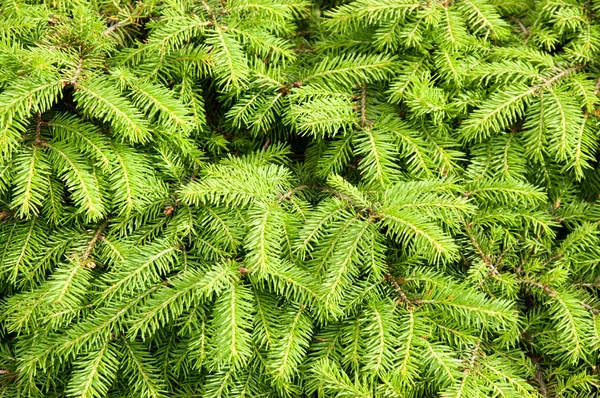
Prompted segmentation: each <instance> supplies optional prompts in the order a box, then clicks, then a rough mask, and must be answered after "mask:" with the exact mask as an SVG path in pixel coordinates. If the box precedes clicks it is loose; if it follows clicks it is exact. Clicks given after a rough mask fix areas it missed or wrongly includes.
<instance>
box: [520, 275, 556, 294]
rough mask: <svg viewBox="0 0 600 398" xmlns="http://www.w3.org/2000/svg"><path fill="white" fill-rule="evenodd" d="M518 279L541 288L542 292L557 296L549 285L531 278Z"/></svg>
mask: <svg viewBox="0 0 600 398" xmlns="http://www.w3.org/2000/svg"><path fill="white" fill-rule="evenodd" d="M519 281H520V282H523V283H525V284H527V285H531V286H535V287H537V288H538V289H541V290H543V291H544V292H546V293H548V295H550V296H551V297H556V296H557V294H556V292H555V291H554V290H552V289H551V288H550V286H548V285H544V284H543V283H539V282H536V281H532V280H531V279H525V278H522V279H519Z"/></svg>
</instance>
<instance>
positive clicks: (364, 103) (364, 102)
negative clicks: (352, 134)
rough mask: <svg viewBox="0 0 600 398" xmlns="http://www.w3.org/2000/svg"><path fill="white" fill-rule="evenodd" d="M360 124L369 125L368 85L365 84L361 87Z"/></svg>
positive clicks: (362, 125)
mask: <svg viewBox="0 0 600 398" xmlns="http://www.w3.org/2000/svg"><path fill="white" fill-rule="evenodd" d="M360 126H361V127H366V126H367V85H366V84H363V85H362V87H361V89H360Z"/></svg>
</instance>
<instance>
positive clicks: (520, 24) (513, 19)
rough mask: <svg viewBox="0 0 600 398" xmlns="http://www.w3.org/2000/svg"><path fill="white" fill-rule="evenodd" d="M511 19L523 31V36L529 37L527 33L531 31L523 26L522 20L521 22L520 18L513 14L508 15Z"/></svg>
mask: <svg viewBox="0 0 600 398" xmlns="http://www.w3.org/2000/svg"><path fill="white" fill-rule="evenodd" d="M510 19H511V21H513V22H514V23H516V24H517V25H519V28H520V29H521V31H522V32H523V33H525V37H526V38H529V35H530V34H531V32H530V31H529V29H527V28H526V27H525V25H523V22H521V20H520V19H519V18H516V17H514V16H511V17H510Z"/></svg>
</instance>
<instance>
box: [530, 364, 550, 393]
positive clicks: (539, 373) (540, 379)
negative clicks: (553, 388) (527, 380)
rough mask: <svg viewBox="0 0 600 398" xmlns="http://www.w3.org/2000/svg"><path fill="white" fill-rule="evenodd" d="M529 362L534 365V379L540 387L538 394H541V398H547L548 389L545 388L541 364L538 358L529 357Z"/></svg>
mask: <svg viewBox="0 0 600 398" xmlns="http://www.w3.org/2000/svg"><path fill="white" fill-rule="evenodd" d="M531 360H532V361H533V363H534V364H535V369H536V372H535V379H536V380H537V382H538V384H539V385H540V394H542V397H544V398H548V387H546V382H545V381H544V372H543V371H542V364H541V363H540V358H538V357H531Z"/></svg>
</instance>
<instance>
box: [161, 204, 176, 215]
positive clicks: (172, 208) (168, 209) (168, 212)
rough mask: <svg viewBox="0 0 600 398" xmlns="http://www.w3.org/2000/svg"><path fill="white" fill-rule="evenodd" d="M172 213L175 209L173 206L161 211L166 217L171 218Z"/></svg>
mask: <svg viewBox="0 0 600 398" xmlns="http://www.w3.org/2000/svg"><path fill="white" fill-rule="evenodd" d="M174 211H175V208H174V207H173V206H167V207H165V208H164V209H163V213H164V215H165V216H167V217H170V216H172V215H173V212H174Z"/></svg>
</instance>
